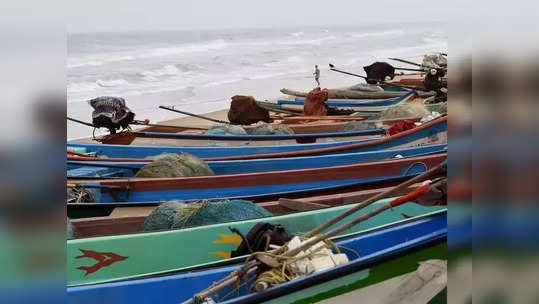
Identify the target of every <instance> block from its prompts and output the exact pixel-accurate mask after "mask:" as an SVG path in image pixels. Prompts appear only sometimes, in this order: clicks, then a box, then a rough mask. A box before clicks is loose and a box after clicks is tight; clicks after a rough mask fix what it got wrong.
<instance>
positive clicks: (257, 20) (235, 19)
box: [66, 0, 447, 32]
mask: <svg viewBox="0 0 539 304" xmlns="http://www.w3.org/2000/svg"><path fill="white" fill-rule="evenodd" d="M445 5H447V3H443V2H442V1H438V0H436V1H428V0H411V1H400V0H395V1H389V0H376V1H357V0H328V1H316V0H265V1H260V0H197V1H190V0H183V1H182V0H154V1H138V0H131V1H129V0H114V1H111V0H92V1H69V2H68V4H67V8H68V10H67V20H66V21H67V29H68V31H69V32H100V31H105V32H108V31H113V32H116V31H141V30H148V31H150V30H187V29H215V28H252V27H275V26H277V27H293V26H305V25H327V24H335V25H337V24H361V23H371V22H389V21H397V22H398V21H414V20H423V21H426V20H440V21H443V18H444V7H445Z"/></svg>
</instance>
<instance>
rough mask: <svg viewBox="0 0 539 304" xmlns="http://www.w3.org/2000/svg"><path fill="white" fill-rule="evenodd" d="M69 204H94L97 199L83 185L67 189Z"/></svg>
mask: <svg viewBox="0 0 539 304" xmlns="http://www.w3.org/2000/svg"><path fill="white" fill-rule="evenodd" d="M67 202H68V203H93V202H95V197H94V195H93V194H92V192H90V191H89V190H88V189H85V188H84V187H83V186H81V185H74V186H69V187H67Z"/></svg>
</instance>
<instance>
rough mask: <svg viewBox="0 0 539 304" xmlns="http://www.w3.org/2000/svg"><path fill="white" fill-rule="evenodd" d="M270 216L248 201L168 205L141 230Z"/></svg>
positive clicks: (145, 223)
mask: <svg viewBox="0 0 539 304" xmlns="http://www.w3.org/2000/svg"><path fill="white" fill-rule="evenodd" d="M268 216H272V214H271V213H270V212H269V211H267V210H266V209H264V208H262V207H260V206H258V205H257V204H254V203H252V202H251V201H247V200H240V199H234V200H217V201H207V200H204V201H198V202H191V203H184V202H167V203H164V204H161V205H160V206H159V207H157V208H156V209H155V210H154V211H153V212H152V213H150V215H149V216H148V217H147V218H146V220H145V221H144V223H142V231H160V230H170V229H182V228H189V227H197V226H205V225H213V224H218V223H226V222H233V221H242V220H249V219H257V218H263V217H268Z"/></svg>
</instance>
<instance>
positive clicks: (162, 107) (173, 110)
mask: <svg viewBox="0 0 539 304" xmlns="http://www.w3.org/2000/svg"><path fill="white" fill-rule="evenodd" d="M159 108H160V109H164V110H168V111H172V112H176V113H180V114H185V115H188V116H193V117H196V118H200V119H205V120H209V121H213V122H217V123H224V124H230V122H228V121H224V120H219V119H214V118H211V117H206V116H202V115H198V114H193V113H189V112H185V111H180V110H176V109H174V108H171V107H165V106H159Z"/></svg>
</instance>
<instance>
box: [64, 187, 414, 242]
mask: <svg viewBox="0 0 539 304" xmlns="http://www.w3.org/2000/svg"><path fill="white" fill-rule="evenodd" d="M396 183H398V182H397V181H395V182H384V183H381V182H377V183H370V184H365V185H362V186H361V187H359V189H358V190H357V191H354V190H340V191H338V192H336V193H331V194H325V195H312V194H309V192H307V193H305V194H301V195H299V196H298V195H296V196H295V197H294V198H293V199H290V198H283V197H281V198H279V199H278V200H267V201H259V202H257V204H258V206H260V207H262V208H264V209H266V210H268V211H269V212H270V213H271V214H273V215H285V214H290V213H294V212H302V211H309V210H316V209H323V208H328V207H334V206H342V205H347V204H352V203H355V202H359V201H362V200H364V199H366V198H369V197H371V196H374V195H377V194H379V193H381V192H384V191H388V190H391V189H393V188H394V186H395V185H396ZM417 187H419V184H415V185H412V186H410V187H408V188H406V189H404V190H401V191H395V190H394V191H395V192H394V195H404V194H407V193H410V192H412V191H413V190H415V189H416V188H417ZM155 208H157V204H155V205H146V206H138V207H137V206H135V207H117V208H114V209H113V210H112V212H111V213H110V214H107V215H105V216H96V217H83V218H71V224H72V225H73V227H74V228H75V230H76V236H75V237H76V238H88V237H96V236H110V235H120V234H130V233H138V232H140V231H141V229H142V223H143V222H144V220H145V219H146V217H147V216H148V215H149V214H150V213H151V212H152V211H153V210H155Z"/></svg>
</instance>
